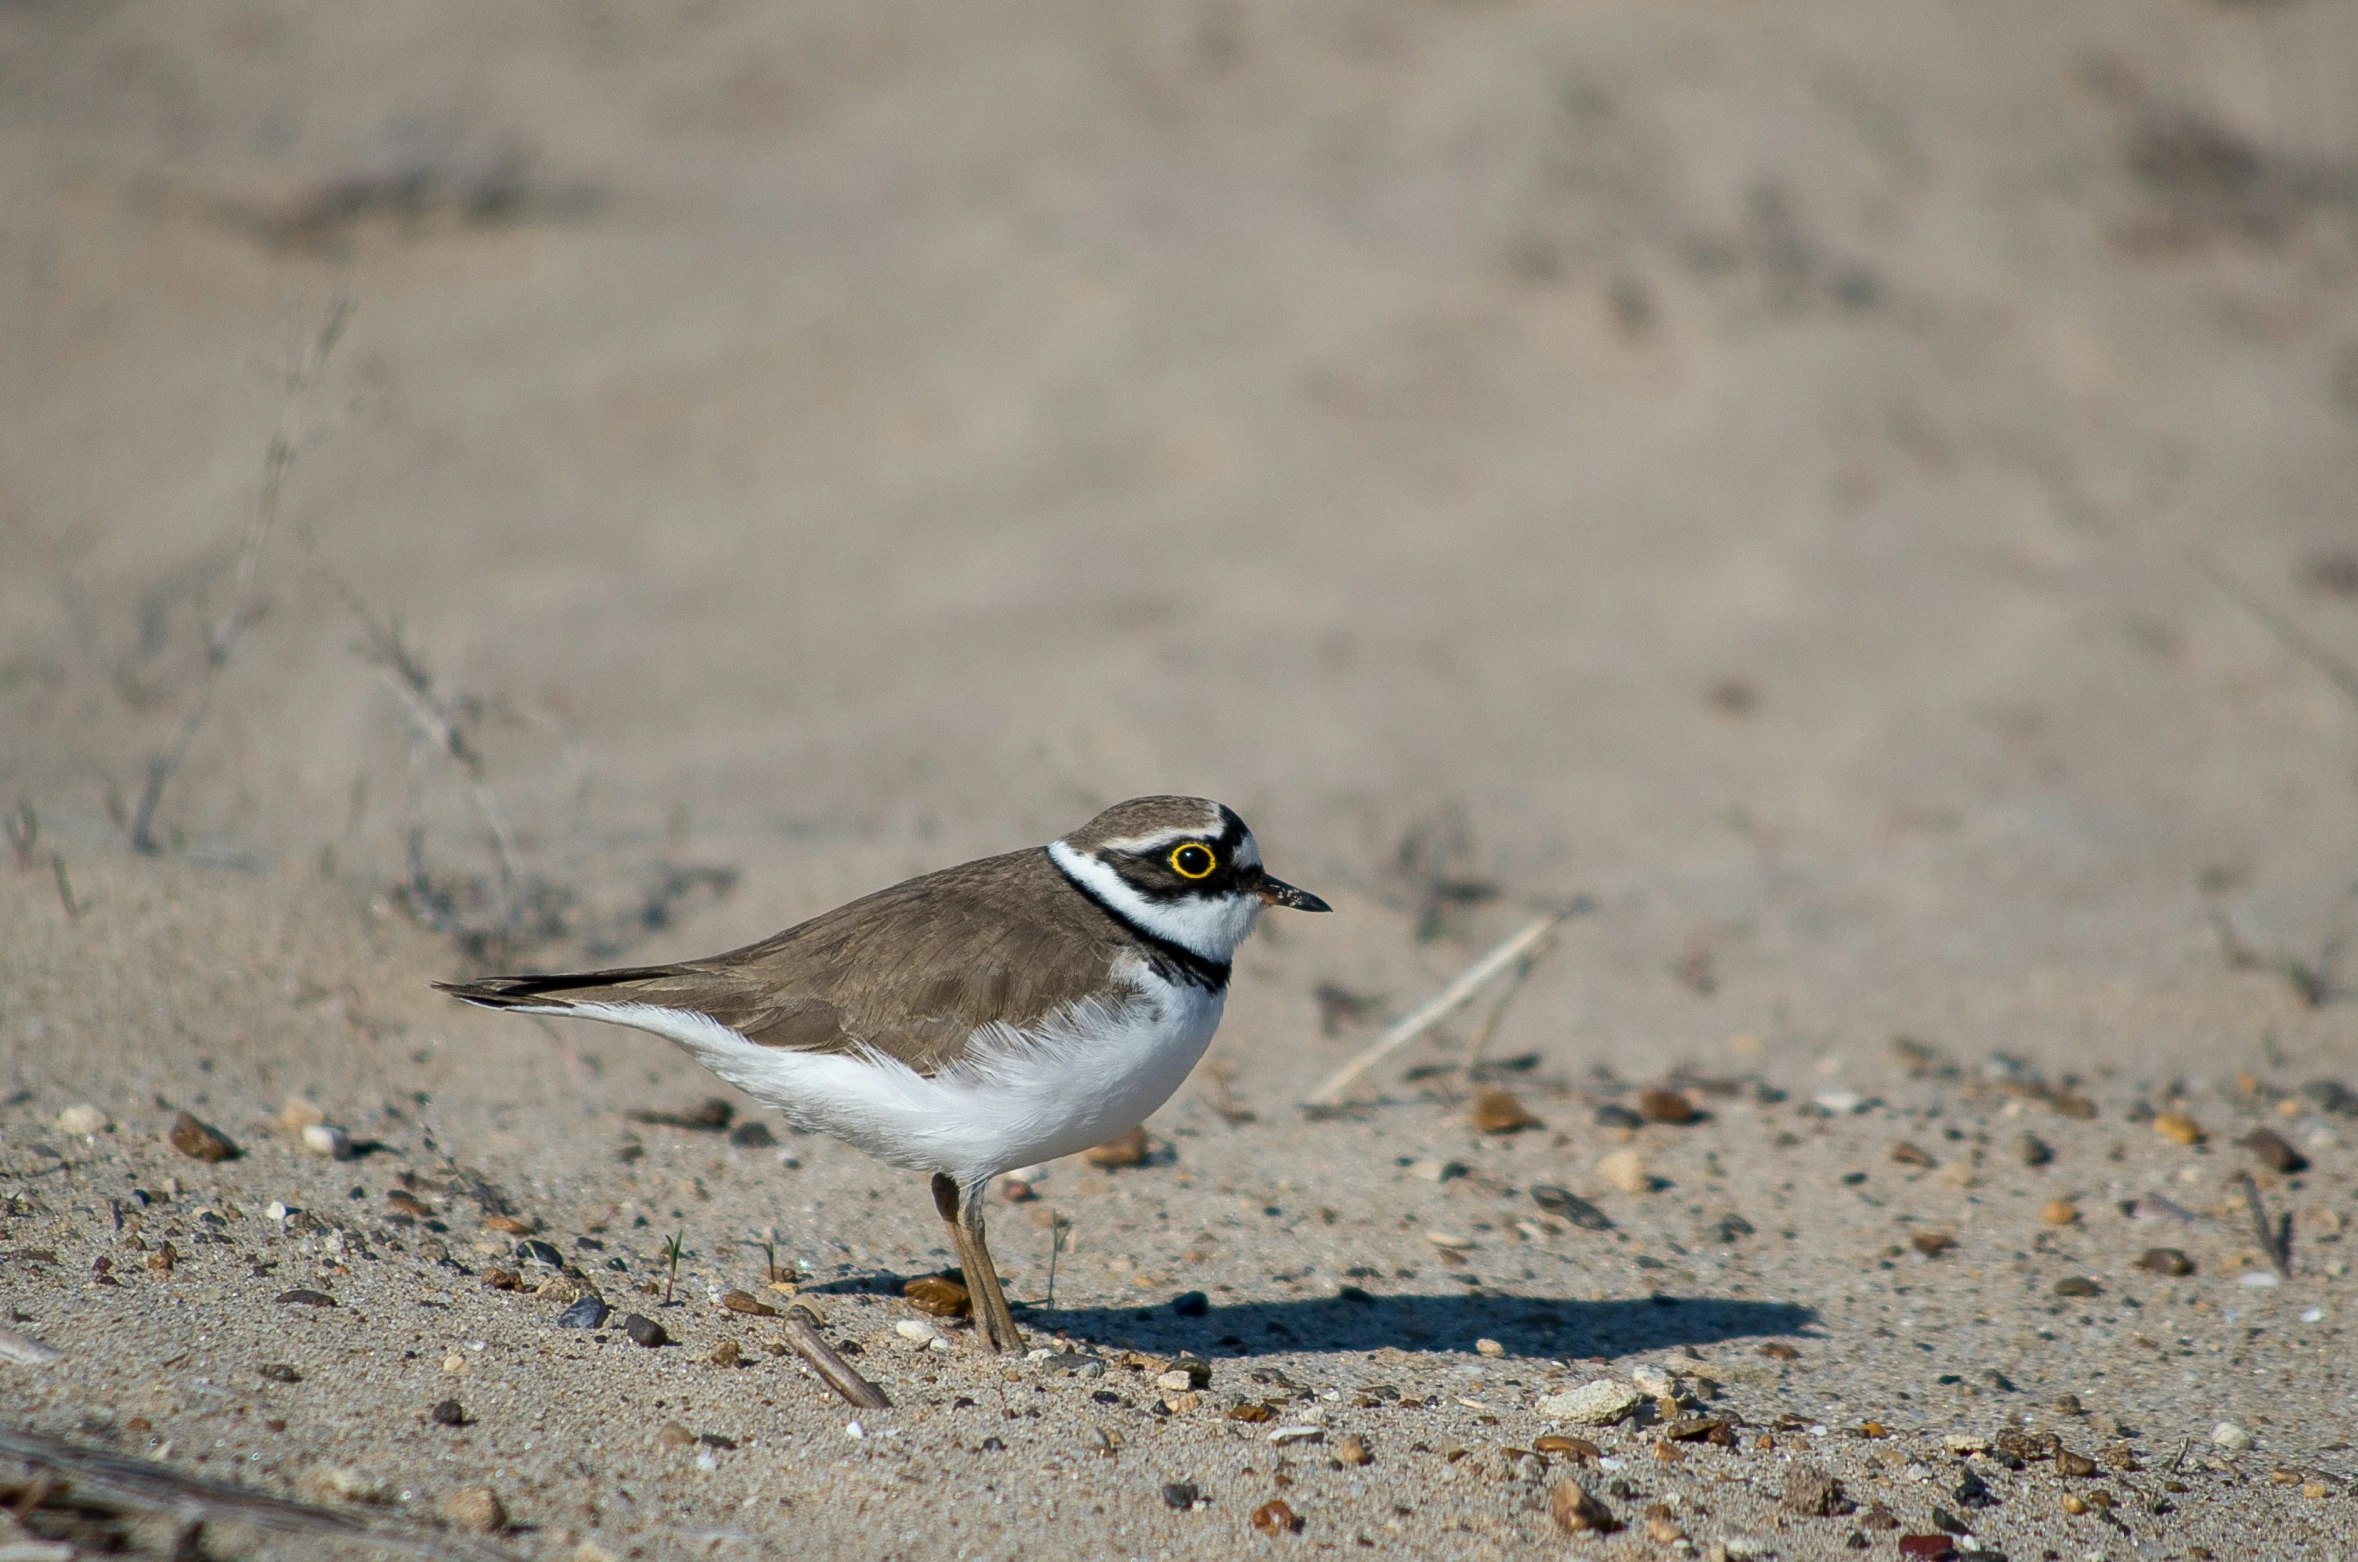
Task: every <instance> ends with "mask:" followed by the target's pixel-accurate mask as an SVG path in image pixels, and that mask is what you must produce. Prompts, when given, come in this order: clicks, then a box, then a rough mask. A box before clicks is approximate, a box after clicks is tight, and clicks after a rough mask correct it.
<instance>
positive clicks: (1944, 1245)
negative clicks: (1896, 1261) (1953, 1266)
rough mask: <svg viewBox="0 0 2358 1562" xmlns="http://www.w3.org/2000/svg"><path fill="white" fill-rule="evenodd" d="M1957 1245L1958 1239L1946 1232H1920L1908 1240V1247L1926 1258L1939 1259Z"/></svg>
mask: <svg viewBox="0 0 2358 1562" xmlns="http://www.w3.org/2000/svg"><path fill="white" fill-rule="evenodd" d="M1956 1245H1957V1239H1956V1238H1955V1237H1953V1236H1950V1235H1949V1234H1948V1233H1947V1232H1945V1231H1919V1232H1917V1233H1916V1234H1915V1235H1914V1236H1912V1237H1910V1238H1908V1246H1910V1247H1912V1248H1914V1249H1915V1250H1916V1251H1917V1252H1919V1253H1922V1254H1923V1255H1924V1256H1925V1257H1926V1258H1938V1257H1940V1255H1941V1254H1943V1253H1945V1252H1947V1251H1948V1250H1949V1249H1950V1248H1953V1247H1955V1246H1956Z"/></svg>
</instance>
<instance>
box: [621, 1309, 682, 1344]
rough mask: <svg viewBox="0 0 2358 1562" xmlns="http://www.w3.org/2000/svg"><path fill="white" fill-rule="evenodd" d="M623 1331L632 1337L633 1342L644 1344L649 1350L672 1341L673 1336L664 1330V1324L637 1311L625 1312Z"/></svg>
mask: <svg viewBox="0 0 2358 1562" xmlns="http://www.w3.org/2000/svg"><path fill="white" fill-rule="evenodd" d="M622 1332H623V1333H625V1334H627V1335H629V1336H630V1337H631V1341H632V1343H633V1344H638V1345H644V1346H646V1347H647V1349H649V1350H653V1349H655V1348H656V1347H657V1346H660V1345H669V1344H670V1343H671V1336H670V1335H668V1334H666V1333H664V1332H663V1325H662V1324H659V1323H657V1322H656V1321H655V1320H654V1319H652V1318H645V1317H641V1316H640V1315H639V1314H637V1313H625V1314H623V1317H622Z"/></svg>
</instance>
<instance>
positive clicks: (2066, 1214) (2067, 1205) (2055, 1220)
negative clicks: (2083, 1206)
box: [2039, 1199, 2080, 1226]
mask: <svg viewBox="0 0 2358 1562" xmlns="http://www.w3.org/2000/svg"><path fill="white" fill-rule="evenodd" d="M2039 1218H2040V1219H2041V1220H2043V1221H2045V1222H2046V1223H2047V1224H2048V1225H2050V1226H2068V1225H2070V1224H2071V1223H2072V1222H2073V1221H2075V1220H2077V1219H2079V1218H2080V1207H2079V1206H2078V1205H2077V1204H2074V1203H2073V1202H2072V1201H2071V1200H2069V1199H2049V1200H2048V1201H2047V1202H2046V1203H2045V1204H2043V1205H2041V1206H2040V1207H2039Z"/></svg>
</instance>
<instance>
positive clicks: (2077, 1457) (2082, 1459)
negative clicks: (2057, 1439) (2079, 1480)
mask: <svg viewBox="0 0 2358 1562" xmlns="http://www.w3.org/2000/svg"><path fill="white" fill-rule="evenodd" d="M2055 1473H2056V1474H2058V1475H2077V1476H2087V1475H2094V1474H2095V1473H2096V1461H2095V1460H2093V1459H2091V1458H2089V1457H2088V1456H2087V1455H2086V1454H2075V1453H2073V1452H2072V1451H2071V1450H2070V1449H2068V1448H2058V1449H2056V1450H2055Z"/></svg>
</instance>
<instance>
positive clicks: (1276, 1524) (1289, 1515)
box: [1253, 1500, 1302, 1535]
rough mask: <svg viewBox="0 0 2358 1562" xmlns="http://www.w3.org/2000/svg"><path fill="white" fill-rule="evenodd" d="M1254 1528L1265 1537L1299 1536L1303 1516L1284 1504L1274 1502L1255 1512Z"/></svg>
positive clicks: (1256, 1509)
mask: <svg viewBox="0 0 2358 1562" xmlns="http://www.w3.org/2000/svg"><path fill="white" fill-rule="evenodd" d="M1253 1528H1255V1529H1257V1530H1259V1531H1261V1533H1263V1534H1264V1535H1299V1534H1300V1533H1302V1516H1301V1515H1300V1514H1298V1513H1296V1512H1295V1511H1294V1510H1293V1509H1291V1508H1289V1507H1287V1506H1286V1505H1285V1504H1284V1503H1282V1502H1278V1501H1275V1500H1272V1501H1269V1502H1265V1503H1263V1504H1261V1506H1259V1507H1258V1508H1255V1509H1254V1510H1253Z"/></svg>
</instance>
